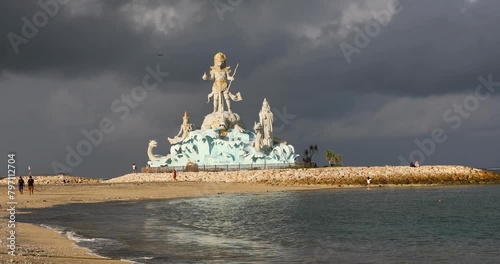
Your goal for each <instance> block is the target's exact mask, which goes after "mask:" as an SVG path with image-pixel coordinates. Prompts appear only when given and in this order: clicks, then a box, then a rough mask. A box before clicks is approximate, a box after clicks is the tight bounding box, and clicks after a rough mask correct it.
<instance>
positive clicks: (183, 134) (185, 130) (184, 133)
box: [168, 112, 193, 145]
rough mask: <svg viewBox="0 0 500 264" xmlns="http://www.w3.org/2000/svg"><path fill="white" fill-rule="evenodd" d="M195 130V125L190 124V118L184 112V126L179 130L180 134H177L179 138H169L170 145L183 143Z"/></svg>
mask: <svg viewBox="0 0 500 264" xmlns="http://www.w3.org/2000/svg"><path fill="white" fill-rule="evenodd" d="M192 130H193V124H190V123H189V116H188V114H187V112H184V116H183V117H182V124H181V128H180V130H179V133H177V136H175V137H174V138H168V142H170V144H172V145H174V144H177V143H180V142H182V141H183V140H184V139H185V138H187V136H188V135H189V132H190V131H192Z"/></svg>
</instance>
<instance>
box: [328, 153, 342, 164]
mask: <svg viewBox="0 0 500 264" xmlns="http://www.w3.org/2000/svg"><path fill="white" fill-rule="evenodd" d="M325 158H326V161H328V166H332V163H333V166H342V155H341V154H337V153H335V152H333V151H331V150H327V151H326V152H325Z"/></svg>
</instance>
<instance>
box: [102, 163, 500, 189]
mask: <svg viewBox="0 0 500 264" xmlns="http://www.w3.org/2000/svg"><path fill="white" fill-rule="evenodd" d="M368 177H370V178H371V179H372V180H371V184H372V185H379V184H380V185H386V184H476V183H500V174H497V173H493V172H490V171H485V170H480V169H475V168H471V167H465V166H421V167H418V168H412V167H408V166H378V167H329V168H314V169H275V170H242V171H221V172H205V171H201V172H179V173H178V174H177V180H179V181H202V182H240V183H245V182H250V183H266V184H278V185H332V186H338V185H341V186H345V185H366V180H367V178H368ZM165 181H173V175H172V173H135V174H127V175H124V176H122V177H118V178H114V179H111V180H108V181H106V182H110V183H111V182H114V183H119V182H165Z"/></svg>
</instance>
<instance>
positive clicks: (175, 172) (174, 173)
mask: <svg viewBox="0 0 500 264" xmlns="http://www.w3.org/2000/svg"><path fill="white" fill-rule="evenodd" d="M172 173H173V175H174V181H176V180H177V171H176V170H174V171H173V172H172Z"/></svg>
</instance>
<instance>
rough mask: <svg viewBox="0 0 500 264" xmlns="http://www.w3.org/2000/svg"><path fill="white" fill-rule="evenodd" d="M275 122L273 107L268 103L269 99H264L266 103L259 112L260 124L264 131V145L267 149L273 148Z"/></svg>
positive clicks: (263, 103)
mask: <svg viewBox="0 0 500 264" xmlns="http://www.w3.org/2000/svg"><path fill="white" fill-rule="evenodd" d="M273 120H274V115H273V112H271V107H270V106H269V103H268V102H267V99H265V98H264V102H262V109H261V110H260V112H259V123H260V124H261V125H262V131H263V137H264V138H263V139H262V144H263V146H265V147H272V144H273Z"/></svg>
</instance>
